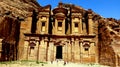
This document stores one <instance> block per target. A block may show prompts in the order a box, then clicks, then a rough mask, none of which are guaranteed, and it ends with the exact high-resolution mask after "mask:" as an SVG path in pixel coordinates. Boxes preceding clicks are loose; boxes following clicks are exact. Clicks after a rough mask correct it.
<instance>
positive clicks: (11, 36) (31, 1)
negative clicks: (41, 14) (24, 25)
mask: <svg viewBox="0 0 120 67" xmlns="http://www.w3.org/2000/svg"><path fill="white" fill-rule="evenodd" d="M40 7H41V6H40V5H39V4H38V3H37V2H36V1H35V0H0V38H2V39H3V46H2V48H3V49H2V50H3V54H2V55H3V56H2V59H3V60H7V61H8V60H16V59H17V56H16V54H17V44H18V41H19V31H20V30H19V28H20V22H21V20H24V19H25V18H26V17H28V16H29V14H31V13H32V11H33V10H36V11H37V10H38V9H39V8H40ZM4 51H5V52H4Z"/></svg>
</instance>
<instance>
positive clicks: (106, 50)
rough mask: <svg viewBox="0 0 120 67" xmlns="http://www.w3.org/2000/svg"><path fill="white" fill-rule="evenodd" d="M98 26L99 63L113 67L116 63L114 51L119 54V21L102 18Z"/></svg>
mask: <svg viewBox="0 0 120 67" xmlns="http://www.w3.org/2000/svg"><path fill="white" fill-rule="evenodd" d="M98 25H99V26H98V33H99V35H98V40H99V41H98V48H99V62H100V63H101V64H104V65H109V66H115V65H116V63H117V62H118V61H117V59H116V55H117V56H118V53H117V52H116V51H118V52H119V49H118V48H119V47H120V43H119V42H120V41H119V39H120V38H119V33H120V32H119V28H120V26H119V21H117V20H115V19H113V18H107V19H105V18H103V19H100V20H99V24H98ZM116 61H117V62H116Z"/></svg>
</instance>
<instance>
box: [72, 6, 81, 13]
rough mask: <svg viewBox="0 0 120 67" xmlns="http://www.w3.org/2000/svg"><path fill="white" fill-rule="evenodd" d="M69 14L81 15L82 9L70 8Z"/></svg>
mask: <svg viewBox="0 0 120 67" xmlns="http://www.w3.org/2000/svg"><path fill="white" fill-rule="evenodd" d="M71 12H72V13H83V9H82V8H80V7H76V6H75V7H72V8H71Z"/></svg>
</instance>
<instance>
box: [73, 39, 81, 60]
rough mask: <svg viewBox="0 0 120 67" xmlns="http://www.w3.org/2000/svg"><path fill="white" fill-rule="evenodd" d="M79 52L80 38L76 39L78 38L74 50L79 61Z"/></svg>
mask: <svg viewBox="0 0 120 67" xmlns="http://www.w3.org/2000/svg"><path fill="white" fill-rule="evenodd" d="M79 53H80V49H79V40H78V39H76V40H75V51H74V55H75V56H74V58H75V62H79V61H80V56H79Z"/></svg>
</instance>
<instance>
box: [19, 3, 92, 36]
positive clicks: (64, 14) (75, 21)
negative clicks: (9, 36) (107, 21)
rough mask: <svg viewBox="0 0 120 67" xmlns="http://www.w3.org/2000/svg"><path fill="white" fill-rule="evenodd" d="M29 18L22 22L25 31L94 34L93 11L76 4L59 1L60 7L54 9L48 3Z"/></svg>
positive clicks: (57, 33) (56, 33)
mask: <svg viewBox="0 0 120 67" xmlns="http://www.w3.org/2000/svg"><path fill="white" fill-rule="evenodd" d="M27 19H29V20H27ZM27 19H26V20H25V21H24V22H26V23H24V22H23V23H21V28H25V29H26V30H27V32H25V33H36V34H53V35H92V34H94V32H93V25H94V24H93V22H94V21H93V14H92V11H91V10H86V11H85V10H84V9H83V8H81V7H77V6H74V5H64V4H63V3H59V4H58V7H56V8H54V9H53V10H51V6H50V5H48V6H45V7H42V8H40V9H39V11H38V12H35V11H34V12H33V13H32V15H31V16H30V17H28V18H27ZM26 27H27V28H26ZM28 28H29V29H28Z"/></svg>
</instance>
